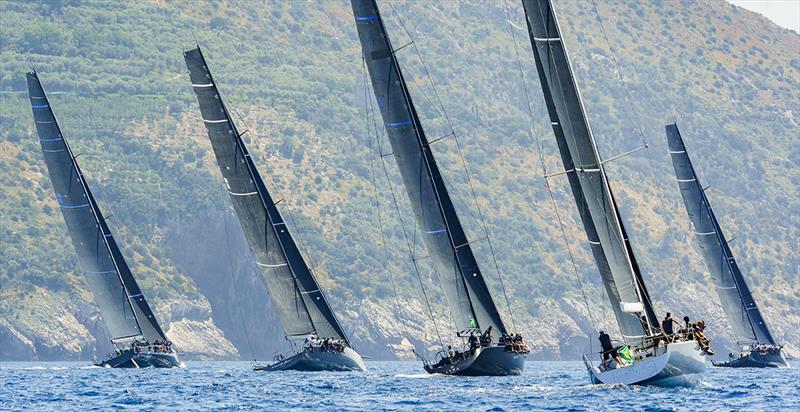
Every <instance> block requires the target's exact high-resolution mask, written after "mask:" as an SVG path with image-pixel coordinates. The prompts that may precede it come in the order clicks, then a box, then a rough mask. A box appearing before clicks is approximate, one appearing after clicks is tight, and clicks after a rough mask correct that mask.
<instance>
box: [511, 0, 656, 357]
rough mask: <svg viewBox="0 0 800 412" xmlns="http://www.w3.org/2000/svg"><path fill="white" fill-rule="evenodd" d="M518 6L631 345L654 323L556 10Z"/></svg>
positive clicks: (537, 4)
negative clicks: (524, 17)
mask: <svg viewBox="0 0 800 412" xmlns="http://www.w3.org/2000/svg"><path fill="white" fill-rule="evenodd" d="M523 7H524V9H525V15H526V19H527V22H528V34H529V36H530V40H531V47H532V50H533V54H534V57H535V60H536V63H537V71H538V74H539V78H540V81H541V83H542V85H543V89H542V90H543V93H544V96H545V100H546V101H547V102H548V105H550V107H551V108H552V110H551V122H552V123H553V129H554V132H555V134H556V138H557V140H559V144H561V143H562V142H563V144H564V146H566V152H568V153H569V157H568V159H565V157H564V152H565V151H563V150H562V151H561V152H562V161H564V163H565V166H566V165H567V164H569V163H572V165H573V167H572V168H571V169H568V170H571V172H570V173H571V174H574V175H575V176H577V179H575V180H577V184H573V183H572V182H571V188H572V190H573V195H574V196H575V197H576V202H577V203H578V207H579V210H580V209H581V208H582V206H583V205H582V204H581V202H583V203H585V205H586V207H587V210H588V213H586V214H582V216H583V217H586V216H588V217H589V218H590V219H591V220H592V225H586V224H584V229H587V235H589V236H590V238H591V236H592V233H591V232H592V231H591V230H590V229H591V226H594V231H595V232H596V233H597V241H598V242H599V243H600V247H601V248H602V252H603V258H600V256H599V254H598V253H594V255H595V260H596V262H597V265H598V268H600V269H601V273H602V271H603V268H604V266H605V265H606V264H607V265H608V268H609V271H610V273H611V275H612V277H613V284H611V283H610V282H609V281H610V280H611V279H609V278H608V277H606V276H604V277H603V280H604V284H605V286H606V291H607V292H608V293H609V299H610V300H611V302H612V306H620V309H621V310H616V309H617V308H615V311H614V312H615V315H616V317H617V322H618V324H619V325H620V329H621V332H622V334H623V336H624V337H625V338H626V340H627V341H628V342H634V343H635V342H636V341H638V340H639V339H640V338H641V336H643V335H646V334H651V333H653V330H654V329H655V326H656V325H657V323H658V321H657V319H656V318H655V312H654V310H653V308H652V302H651V301H650V299H649V296H648V294H647V290H646V288H645V287H644V282H643V280H642V279H641V274H640V271H639V268H638V265H636V263H635V258H634V257H633V250H632V249H631V248H630V244H629V243H628V239H627V233H626V231H625V228H624V224H623V222H622V220H621V218H620V215H619V210H618V208H617V205H616V202H615V200H614V197H613V194H612V192H611V188H610V185H609V182H608V178H607V176H606V173H605V170H604V166H603V162H602V160H601V157H600V154H599V152H598V149H597V144H596V142H595V139H594V136H593V134H592V131H591V127H590V125H589V122H588V118H587V116H586V111H585V108H584V105H583V100H582V98H581V95H580V90H579V88H578V86H577V82H576V80H575V76H574V73H573V71H572V66H571V63H570V59H569V55H568V53H567V50H566V47H565V45H564V44H563V39H562V33H561V29H560V27H559V25H558V21H557V17H556V14H555V11H554V10H553V7H552V4H551V2H550V1H548V0H523ZM545 85H546V87H544V86H545ZM553 114H555V116H553ZM565 160H569V161H565ZM576 190H579V191H580V192H579V193H578V192H577V191H576ZM615 289H616V292H617V293H616V294H614V293H613V291H614V290H615ZM639 314H641V315H644V316H645V318H646V322H641V321H640V320H639Z"/></svg>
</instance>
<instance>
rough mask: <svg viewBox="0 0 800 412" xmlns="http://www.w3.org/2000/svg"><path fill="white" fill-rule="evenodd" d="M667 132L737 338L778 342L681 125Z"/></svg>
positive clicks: (693, 218)
mask: <svg viewBox="0 0 800 412" xmlns="http://www.w3.org/2000/svg"><path fill="white" fill-rule="evenodd" d="M666 132H667V143H668V145H669V153H670V156H671V157H672V166H673V168H674V169H675V177H676V180H677V182H678V187H679V188H680V190H681V197H682V198H683V203H684V205H685V206H686V212H687V213H688V214H689V222H690V224H691V226H692V232H694V234H695V237H696V239H697V246H698V248H699V249H700V254H702V255H703V258H704V260H705V262H706V267H707V268H708V272H709V274H711V278H712V279H713V280H714V288H715V289H716V290H717V294H718V295H719V300H720V302H722V309H723V311H724V312H725V316H727V318H728V321H730V323H731V327H732V328H733V333H734V335H735V336H736V339H737V341H738V342H748V343H753V342H755V343H761V344H769V345H774V344H775V341H774V340H773V338H772V334H771V333H770V332H769V328H767V324H766V322H765V321H764V318H763V317H762V316H761V311H759V309H758V306H757V305H756V302H755V300H754V299H753V294H752V293H750V288H748V287H747V282H745V280H744V277H743V276H742V272H741V271H740V270H739V266H738V265H737V264H736V260H735V259H734V258H733V253H732V252H731V249H730V247H729V246H728V241H727V240H726V239H725V235H724V234H723V233H722V227H720V225H719V222H718V221H717V217H716V215H715V214H714V210H713V209H712V208H711V204H710V203H709V202H708V198H707V197H706V192H705V189H704V188H703V186H701V184H700V180H699V179H698V177H697V173H695V170H694V166H692V161H691V159H690V158H689V154H688V153H687V152H686V145H685V144H684V142H683V138H682V137H681V134H680V131H678V125H677V124H671V125H667V126H666Z"/></svg>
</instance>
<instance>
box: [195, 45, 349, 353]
mask: <svg viewBox="0 0 800 412" xmlns="http://www.w3.org/2000/svg"><path fill="white" fill-rule="evenodd" d="M184 59H185V60H186V67H187V68H188V69H189V75H190V77H191V81H192V88H193V89H194V92H195V94H196V95H197V102H198V103H199V104H200V113H201V116H202V118H203V123H205V126H206V129H207V130H208V137H209V139H210V140H211V146H212V147H213V149H214V154H215V155H216V158H217V164H218V165H219V168H220V171H221V172H222V177H223V178H224V179H225V184H226V186H227V189H228V193H229V194H230V197H231V203H233V208H234V210H235V211H236V214H237V216H238V217H239V223H240V224H241V225H242V230H243V231H244V234H245V238H247V243H248V244H249V245H250V250H251V252H252V253H253V257H254V258H255V261H256V264H257V265H258V268H259V270H260V272H261V277H262V279H263V280H264V283H265V284H266V287H267V292H268V293H269V296H270V298H271V300H272V304H273V307H274V308H275V310H276V311H277V313H278V319H280V322H281V324H282V326H283V330H284V334H285V335H286V336H287V337H289V338H297V337H303V336H306V335H308V334H310V333H312V332H316V333H317V335H318V336H319V337H320V338H335V339H342V340H344V341H346V342H348V341H347V337H346V336H345V334H344V331H343V330H342V328H341V326H340V325H339V322H338V321H337V319H336V316H335V315H334V314H333V311H332V310H331V307H330V306H329V305H328V302H327V300H326V299H325V296H324V295H323V293H322V290H320V287H319V284H318V283H317V280H316V279H315V278H314V275H313V274H312V273H311V269H310V268H309V267H308V265H307V264H306V262H305V259H303V256H302V254H301V253H300V250H299V249H298V247H297V244H296V243H295V241H294V239H293V238H292V235H291V234H290V233H289V229H288V227H287V226H286V224H285V223H284V220H283V217H282V216H281V213H280V211H278V208H277V207H276V204H277V202H275V201H273V200H272V197H271V196H270V194H269V192H268V191H267V187H266V185H265V184H264V181H263V180H262V179H261V176H260V175H259V173H258V170H257V169H256V167H255V164H254V163H253V160H252V158H251V157H250V153H249V152H248V151H247V148H246V147H245V145H244V142H243V141H242V138H241V134H239V132H238V131H237V129H236V125H234V123H233V119H232V118H231V116H230V113H229V112H228V109H227V108H226V107H225V103H224V102H223V101H222V97H221V96H220V94H219V90H218V89H217V85H216V84H215V83H214V80H213V78H212V77H211V72H210V71H209V69H208V67H207V65H206V61H205V58H204V57H203V54H202V53H201V52H200V48H199V47H198V48H195V49H192V50H189V51H187V52H185V53H184ZM348 344H349V342H348Z"/></svg>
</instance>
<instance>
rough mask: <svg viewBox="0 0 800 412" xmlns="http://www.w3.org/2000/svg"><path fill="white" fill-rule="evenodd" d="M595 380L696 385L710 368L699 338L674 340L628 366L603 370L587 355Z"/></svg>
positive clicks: (589, 369)
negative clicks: (656, 352) (663, 349)
mask: <svg viewBox="0 0 800 412" xmlns="http://www.w3.org/2000/svg"><path fill="white" fill-rule="evenodd" d="M584 362H585V363H586V366H587V369H588V372H589V380H590V381H591V382H592V383H593V384H623V385H653V386H663V387H692V386H695V385H696V384H697V383H698V382H699V381H700V378H701V377H702V375H703V373H704V372H705V369H706V359H705V355H703V352H702V351H701V350H700V346H699V345H698V344H697V342H696V341H686V342H677V343H670V344H669V345H667V348H666V351H663V352H662V353H661V354H659V355H656V356H654V357H652V358H649V359H645V360H641V361H638V362H636V363H634V364H633V365H630V366H626V367H624V368H617V369H612V370H608V371H605V372H601V371H600V370H599V369H598V368H596V367H594V366H592V365H591V364H590V363H589V361H588V359H586V357H584Z"/></svg>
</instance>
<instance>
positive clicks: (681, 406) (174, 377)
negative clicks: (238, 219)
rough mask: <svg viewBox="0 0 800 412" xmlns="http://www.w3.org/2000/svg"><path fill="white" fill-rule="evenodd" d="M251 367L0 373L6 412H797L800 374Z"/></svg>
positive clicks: (10, 367)
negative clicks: (482, 373) (690, 383)
mask: <svg viewBox="0 0 800 412" xmlns="http://www.w3.org/2000/svg"><path fill="white" fill-rule="evenodd" d="M251 367H252V364H251V363H248V362H187V363H186V367H185V368H183V369H171V370H169V369H127V370H126V369H103V368H96V367H91V366H88V362H49V363H43V362H36V363H15V362H3V363H2V364H0V381H2V385H1V386H0V409H1V410H26V411H31V410H114V409H128V410H197V411H205V410H297V409H315V410H435V411H440V410H456V411H480V410H491V411H501V410H564V409H566V410H620V409H625V410H651V411H657V410H703V411H709V410H740V409H742V410H783V411H798V410H800V369H798V368H792V369H723V368H709V369H708V370H707V372H706V375H705V378H704V380H703V382H702V383H701V384H700V385H698V386H697V387H696V388H693V389H663V388H654V387H623V386H604V385H589V384H588V382H587V377H586V373H585V370H584V368H583V366H582V364H581V363H580V362H528V363H527V364H526V370H525V374H524V375H523V376H515V377H499V378H498V377H482V378H469V377H453V376H441V375H428V374H427V373H425V372H424V371H423V370H422V367H421V364H420V363H418V362H368V367H369V371H368V372H367V373H349V372H348V373H330V372H324V373H299V372H256V371H253V370H252V369H251Z"/></svg>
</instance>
